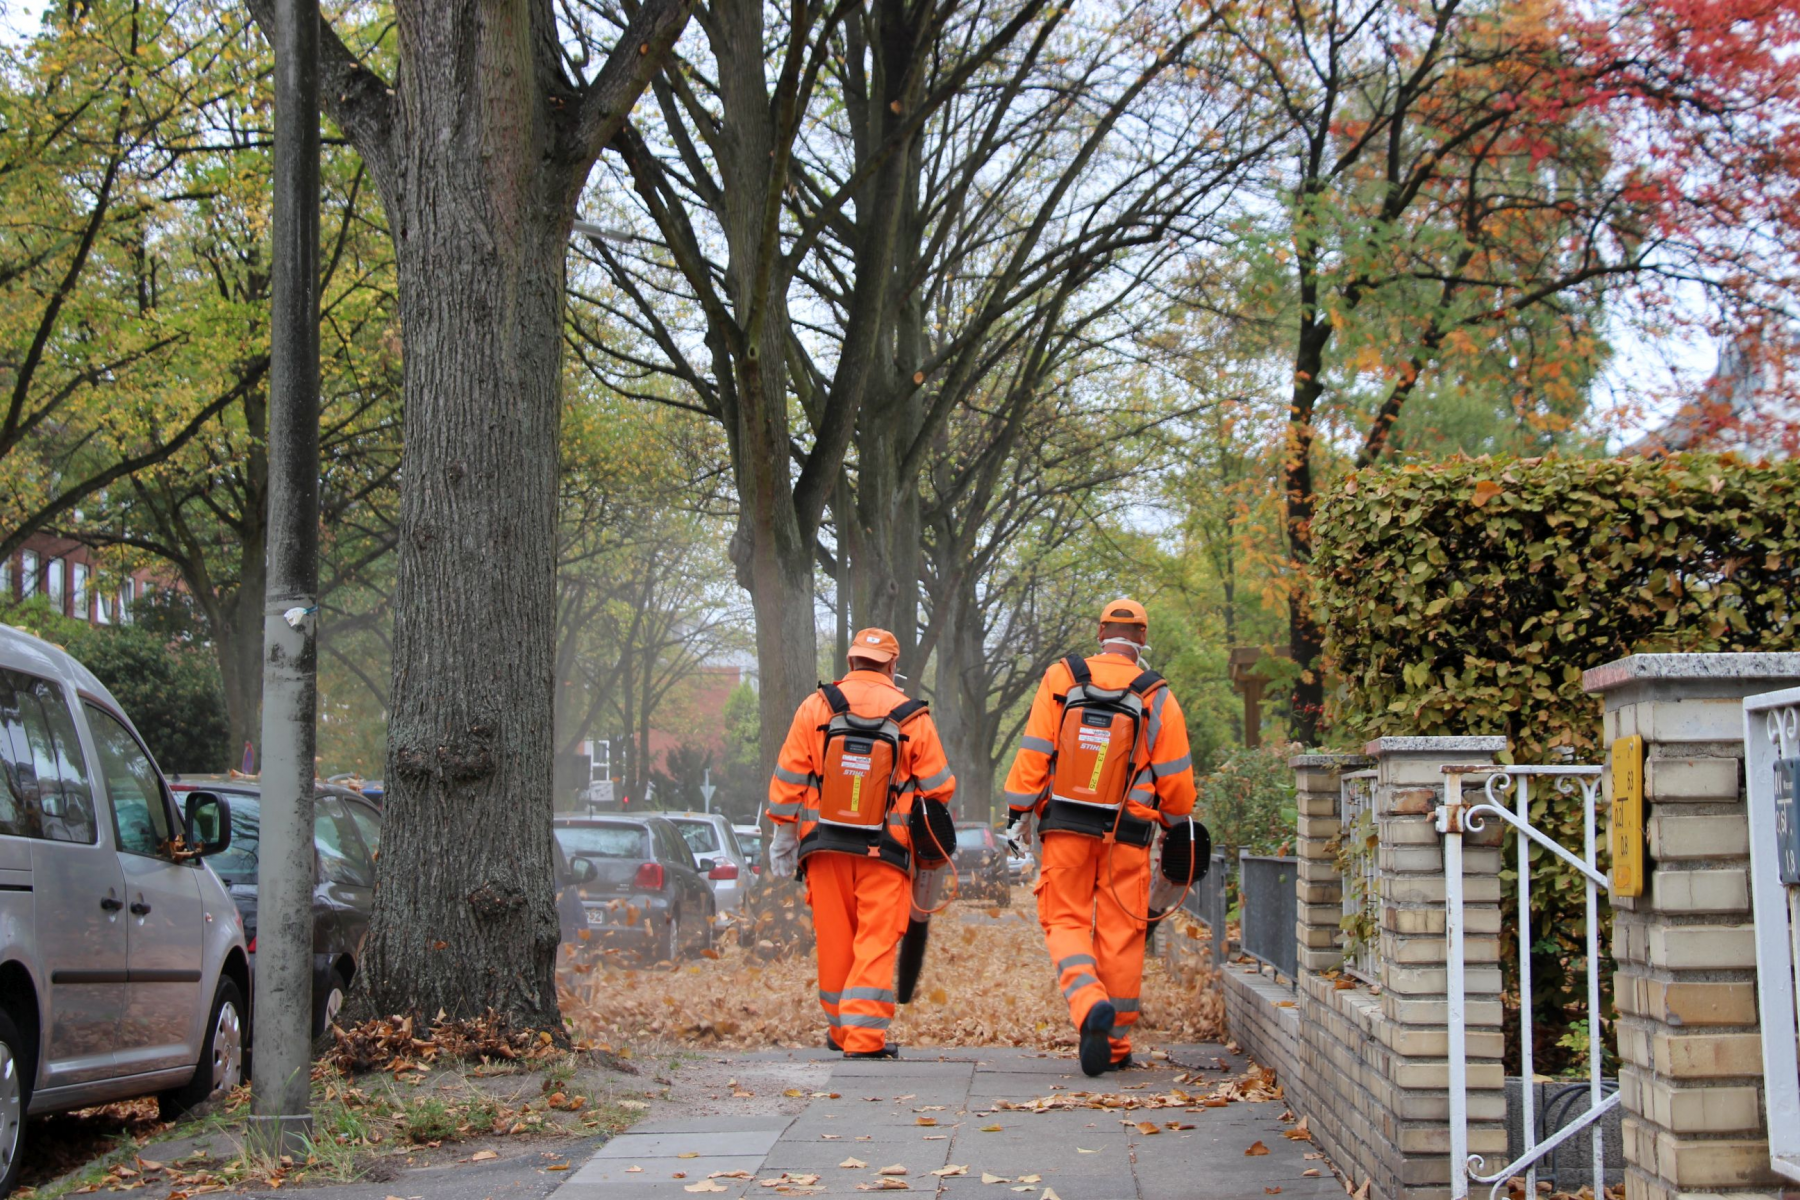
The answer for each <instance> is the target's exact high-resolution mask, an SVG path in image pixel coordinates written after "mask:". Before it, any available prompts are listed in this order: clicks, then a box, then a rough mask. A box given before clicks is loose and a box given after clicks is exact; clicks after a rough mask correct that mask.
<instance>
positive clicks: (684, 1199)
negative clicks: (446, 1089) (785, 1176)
mask: <svg viewBox="0 0 1800 1200" xmlns="http://www.w3.org/2000/svg"><path fill="white" fill-rule="evenodd" d="M692 1182H693V1181H692V1180H687V1179H669V1180H663V1181H661V1182H658V1183H639V1184H632V1185H630V1187H629V1188H623V1187H621V1185H618V1184H612V1183H593V1182H589V1181H584V1180H581V1179H571V1180H569V1182H567V1183H565V1184H563V1186H562V1187H561V1188H559V1189H557V1191H556V1193H555V1194H556V1196H557V1198H558V1200H620V1198H628V1200H695V1194H694V1193H691V1192H689V1191H688V1190H687V1185H688V1184H690V1183H692ZM715 1182H716V1183H717V1184H719V1185H720V1186H722V1187H724V1188H725V1190H724V1191H723V1192H709V1193H707V1195H708V1196H710V1197H711V1200H733V1198H734V1197H742V1196H746V1195H750V1194H752V1193H755V1194H757V1195H764V1196H766V1195H769V1194H771V1193H770V1190H769V1189H768V1188H761V1187H757V1186H756V1183H755V1182H754V1181H749V1180H742V1179H720V1180H716V1181H715ZM434 1200H435V1198H434ZM488 1200H493V1198H492V1197H488ZM508 1200H511V1197H510V1196H509V1197H508Z"/></svg>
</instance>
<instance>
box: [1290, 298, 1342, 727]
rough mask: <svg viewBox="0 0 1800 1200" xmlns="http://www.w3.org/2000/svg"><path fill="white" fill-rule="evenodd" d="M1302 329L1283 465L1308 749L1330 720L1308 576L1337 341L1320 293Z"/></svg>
mask: <svg viewBox="0 0 1800 1200" xmlns="http://www.w3.org/2000/svg"><path fill="white" fill-rule="evenodd" d="M1301 294H1302V309H1301V327H1300V337H1299V342H1298V349H1297V353H1296V354H1295V356H1294V398H1293V401H1292V404H1291V406H1290V407H1289V409H1288V428H1287V454H1286V461H1285V463H1284V465H1283V481H1284V482H1285V484H1286V519H1287V534H1288V553H1289V554H1290V555H1291V556H1292V558H1293V560H1294V580H1293V591H1292V592H1291V594H1290V595H1289V596H1288V649H1289V653H1290V654H1292V655H1293V659H1294V663H1295V664H1296V665H1297V666H1298V667H1299V668H1300V673H1299V675H1298V676H1297V677H1296V678H1295V680H1294V689H1293V693H1292V709H1293V712H1292V719H1293V722H1294V726H1293V728H1294V732H1293V737H1294V739H1295V740H1296V741H1298V742H1299V743H1300V744H1301V745H1302V746H1316V745H1318V742H1319V726H1320V723H1321V721H1322V720H1323V718H1324V715H1325V678H1324V674H1323V672H1324V663H1323V662H1322V661H1321V658H1322V656H1323V651H1324V646H1325V631H1324V630H1323V629H1321V628H1320V627H1319V622H1318V620H1317V618H1315V617H1314V616H1313V612H1312V603H1311V596H1310V589H1309V588H1308V578H1307V577H1308V573H1309V572H1310V571H1311V569H1312V546H1313V541H1312V520H1313V507H1314V494H1313V475H1312V444H1313V412H1314V410H1315V408H1316V407H1317V405H1318V400H1319V397H1320V395H1321V394H1323V392H1324V390H1325V388H1324V383H1323V381H1322V380H1321V378H1320V376H1321V374H1322V373H1323V371H1324V369H1325V346H1326V344H1327V343H1328V342H1329V341H1330V339H1331V325H1330V323H1329V322H1326V321H1321V320H1318V319H1317V317H1316V310H1315V309H1314V308H1313V307H1312V305H1311V303H1310V300H1311V299H1312V298H1316V295H1317V289H1316V286H1315V287H1307V286H1306V285H1305V284H1304V283H1303V285H1302V293H1301Z"/></svg>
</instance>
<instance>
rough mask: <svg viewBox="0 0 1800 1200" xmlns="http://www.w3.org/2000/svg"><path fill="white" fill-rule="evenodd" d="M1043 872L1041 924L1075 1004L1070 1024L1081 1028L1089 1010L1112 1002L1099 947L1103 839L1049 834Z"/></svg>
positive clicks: (1061, 979)
mask: <svg viewBox="0 0 1800 1200" xmlns="http://www.w3.org/2000/svg"><path fill="white" fill-rule="evenodd" d="M1043 840H1044V862H1043V869H1042V871H1041V873H1040V874H1039V876H1038V883H1037V901H1038V921H1039V923H1040V924H1042V925H1043V927H1044V945H1045V946H1047V947H1048V948H1049V950H1050V963H1051V965H1052V966H1053V967H1054V968H1055V970H1056V983H1057V986H1058V987H1059V988H1061V989H1062V993H1063V996H1064V997H1065V998H1066V999H1067V1000H1068V1002H1069V1019H1070V1020H1071V1021H1073V1022H1074V1023H1075V1027H1076V1028H1077V1029H1079V1028H1080V1027H1081V1023H1082V1021H1084V1020H1085V1019H1086V1018H1087V1015H1088V1010H1089V1009H1090V1008H1092V1007H1094V1005H1096V1004H1098V1003H1100V1001H1102V1000H1104V999H1106V988H1105V987H1104V986H1103V985H1102V984H1101V980H1102V979H1104V978H1105V975H1104V974H1103V973H1102V972H1100V970H1099V961H1100V960H1099V959H1098V957H1097V955H1096V950H1095V945H1094V882H1095V880H1096V878H1097V877H1098V876H1097V874H1096V871H1095V865H1094V864H1095V858H1094V852H1095V851H1096V850H1104V849H1105V846H1104V844H1103V843H1102V842H1101V841H1100V840H1099V839H1098V838H1090V837H1083V836H1082V835H1081V834H1078V833H1047V834H1045V835H1044V839H1043Z"/></svg>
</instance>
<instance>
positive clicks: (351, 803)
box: [169, 775, 381, 1036]
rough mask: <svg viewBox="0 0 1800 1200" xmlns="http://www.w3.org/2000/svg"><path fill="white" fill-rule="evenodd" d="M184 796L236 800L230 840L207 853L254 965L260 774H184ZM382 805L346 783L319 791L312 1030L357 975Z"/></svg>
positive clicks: (177, 788)
mask: <svg viewBox="0 0 1800 1200" xmlns="http://www.w3.org/2000/svg"><path fill="white" fill-rule="evenodd" d="M169 786H170V789H171V790H173V791H174V792H175V793H176V794H177V795H178V796H179V795H180V794H181V793H183V792H192V791H205V792H208V793H211V794H214V795H221V796H224V797H225V798H226V800H227V801H228V802H229V803H230V805H231V845H230V847H229V848H228V849H226V850H225V852H224V853H222V854H219V855H216V856H214V857H213V858H211V859H208V860H207V861H208V862H210V863H211V864H212V869H213V871H214V872H215V873H216V874H217V875H218V876H219V880H220V882H222V883H224V885H225V889H226V890H227V891H228V892H230V893H231V898H232V900H234V901H235V902H236V903H237V907H238V912H239V913H241V914H243V918H244V939H245V941H246V942H247V943H248V945H249V948H250V970H251V972H252V975H253V976H254V973H255V970H256V866H257V861H258V858H257V851H258V849H259V842H260V836H259V835H260V832H261V828H262V785H261V784H260V783H258V782H257V781H256V780H254V779H220V778H216V777H213V778H201V777H198V776H193V775H188V776H183V777H182V778H181V779H180V780H179V781H176V782H172V783H170V785H169ZM380 846H381V812H380V810H379V809H377V808H376V807H375V806H374V805H372V804H370V803H369V802H368V801H367V800H366V799H364V798H363V797H362V796H361V795H359V794H358V793H356V792H353V791H350V790H349V789H348V788H341V787H333V786H331V785H330V784H321V785H320V786H319V788H318V790H317V791H316V792H314V793H313V851H314V854H313V861H314V862H315V864H316V865H317V874H316V875H315V876H314V885H313V1034H314V1035H315V1036H317V1035H318V1034H321V1033H324V1032H325V1027H326V1026H327V1025H329V1024H330V1023H331V1021H332V1019H333V1018H334V1017H336V1016H337V1012H338V1009H339V1008H340V1007H342V1006H343V1003H344V993H345V992H347V991H348V990H349V988H350V981H351V980H352V979H354V978H356V964H357V961H358V960H359V959H360V958H361V956H362V947H363V940H364V939H365V938H367V937H368V934H369V912H370V909H371V908H372V907H373V905H374V903H375V852H376V851H377V850H378V849H379V848H380Z"/></svg>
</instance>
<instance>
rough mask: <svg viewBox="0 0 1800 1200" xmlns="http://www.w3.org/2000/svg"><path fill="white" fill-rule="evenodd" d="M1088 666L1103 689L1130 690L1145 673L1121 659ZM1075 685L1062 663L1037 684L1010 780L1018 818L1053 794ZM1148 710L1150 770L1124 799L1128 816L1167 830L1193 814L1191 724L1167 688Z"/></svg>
mask: <svg viewBox="0 0 1800 1200" xmlns="http://www.w3.org/2000/svg"><path fill="white" fill-rule="evenodd" d="M1086 662H1087V666H1088V670H1089V671H1090V672H1092V673H1093V677H1094V686H1096V687H1101V688H1109V689H1111V688H1123V687H1126V686H1128V685H1129V684H1130V683H1131V681H1132V680H1134V679H1136V678H1137V677H1138V675H1139V674H1141V673H1142V672H1143V670H1144V668H1143V667H1142V666H1141V665H1140V664H1138V663H1136V662H1133V661H1132V660H1131V659H1129V658H1125V657H1124V656H1123V655H1118V654H1096V655H1094V656H1093V657H1092V658H1089V659H1087V660H1086ZM1074 685H1075V678H1074V676H1073V675H1071V674H1070V673H1069V668H1068V667H1067V666H1066V665H1065V664H1064V663H1063V662H1062V661H1061V660H1060V659H1059V660H1057V661H1056V662H1055V663H1053V664H1052V665H1051V667H1050V669H1049V670H1048V671H1046V672H1044V679H1043V682H1042V683H1040V684H1038V690H1037V695H1036V696H1035V697H1034V698H1033V699H1032V701H1031V714H1030V716H1028V717H1027V718H1026V721H1025V733H1024V736H1023V737H1021V738H1020V739H1019V752H1018V754H1016V755H1014V756H1013V762H1012V770H1010V771H1008V772H1007V774H1006V804H1007V807H1008V808H1010V809H1012V810H1013V811H1015V812H1026V811H1033V810H1035V811H1040V812H1041V811H1042V808H1043V802H1044V800H1045V799H1046V798H1047V796H1048V794H1049V791H1050V756H1051V754H1052V753H1054V752H1055V750H1056V731H1057V728H1058V726H1059V725H1060V724H1061V723H1062V701H1061V699H1060V697H1062V696H1065V695H1067V694H1068V691H1069V689H1070V688H1071V687H1073V686H1074ZM1146 709H1147V711H1146V713H1145V716H1144V741H1145V745H1146V746H1148V748H1149V752H1150V753H1149V759H1148V763H1149V765H1148V766H1147V767H1146V768H1145V769H1144V770H1143V771H1141V772H1139V773H1138V775H1137V776H1136V777H1135V778H1134V779H1133V780H1132V783H1131V787H1130V790H1129V791H1128V792H1127V793H1126V796H1125V813H1126V815H1127V816H1130V817H1135V818H1137V819H1138V820H1140V821H1152V820H1159V821H1161V823H1162V824H1163V825H1165V826H1167V825H1169V824H1172V823H1173V822H1174V821H1175V820H1176V819H1177V818H1180V817H1185V816H1187V815H1188V814H1189V813H1191V812H1192V811H1194V764H1193V759H1192V757H1191V756H1190V754H1189V750H1188V732H1187V719H1186V718H1184V717H1183V716H1182V715H1181V705H1180V704H1178V703H1177V702H1176V700H1175V697H1174V696H1173V695H1171V694H1170V692H1169V688H1168V686H1167V685H1166V684H1165V685H1164V686H1162V687H1159V688H1157V689H1156V690H1155V691H1153V692H1152V693H1150V697H1149V702H1148V704H1147V705H1146ZM1153 801H1154V803H1152V802H1153Z"/></svg>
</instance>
